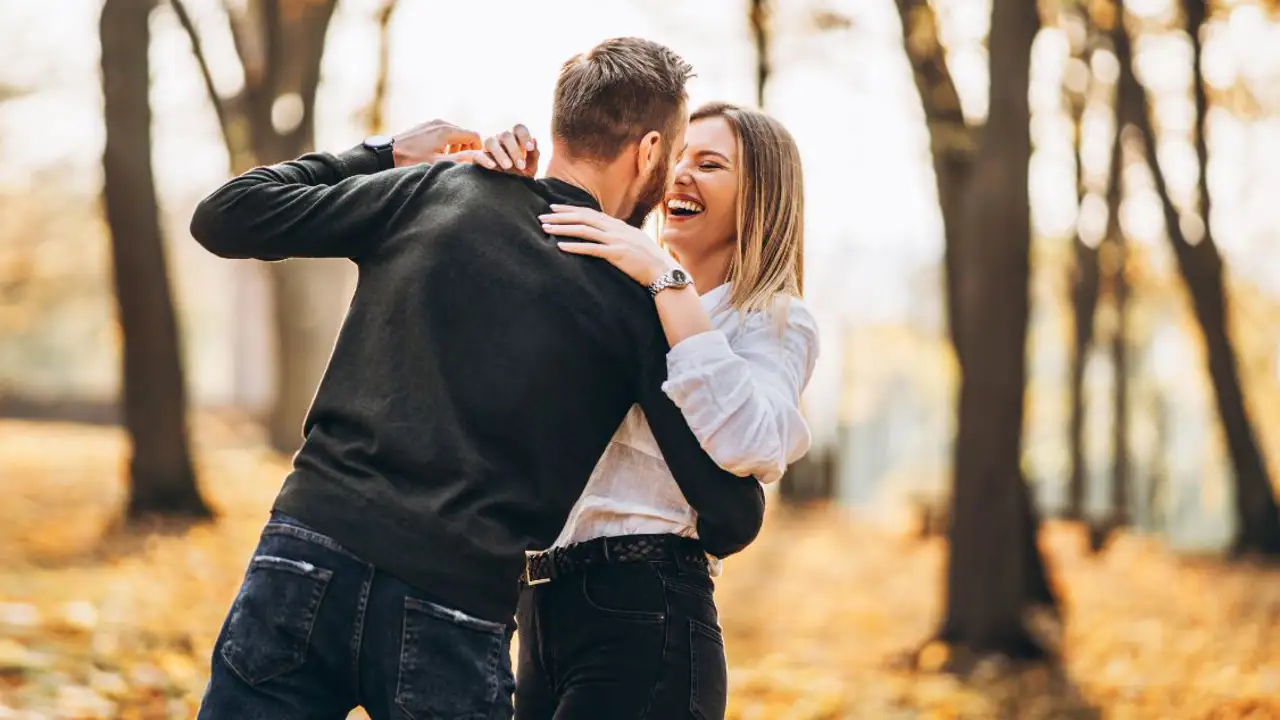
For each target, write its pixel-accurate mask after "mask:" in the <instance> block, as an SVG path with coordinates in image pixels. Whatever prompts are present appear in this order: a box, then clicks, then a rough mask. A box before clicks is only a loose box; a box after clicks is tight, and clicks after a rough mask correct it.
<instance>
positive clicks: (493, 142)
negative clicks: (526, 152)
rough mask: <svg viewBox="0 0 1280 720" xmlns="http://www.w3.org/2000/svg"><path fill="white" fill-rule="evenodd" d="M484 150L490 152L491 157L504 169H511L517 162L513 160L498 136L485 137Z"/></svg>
mask: <svg viewBox="0 0 1280 720" xmlns="http://www.w3.org/2000/svg"><path fill="white" fill-rule="evenodd" d="M484 151H485V152H487V153H489V155H490V156H491V157H493V159H494V160H495V161H497V163H498V164H499V165H501V166H502V169H503V170H510V169H511V168H512V166H514V165H515V162H514V161H512V159H511V155H509V154H508V153H507V149H506V148H505V147H504V146H503V143H502V141H501V140H500V139H499V138H497V137H488V138H485V139H484Z"/></svg>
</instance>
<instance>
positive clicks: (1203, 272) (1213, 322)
mask: <svg viewBox="0 0 1280 720" xmlns="http://www.w3.org/2000/svg"><path fill="white" fill-rule="evenodd" d="M1119 7H1120V8H1121V10H1123V8H1124V3H1123V2H1121V3H1119ZM1121 18H1123V13H1121ZM1204 20H1205V7H1204V3H1203V1H1202V0H1188V3H1187V22H1188V32H1189V34H1190V36H1191V40H1192V47H1193V58H1194V60H1193V61H1194V63H1195V67H1194V83H1193V84H1194V94H1195V107H1196V130H1195V132H1196V152H1197V155H1198V156H1199V159H1200V178H1199V183H1198V184H1199V186H1200V217H1201V220H1202V222H1203V227H1204V233H1203V236H1202V237H1201V238H1200V239H1199V241H1198V242H1193V241H1192V240H1190V239H1189V238H1188V237H1187V235H1186V233H1185V232H1184V231H1183V228H1182V225H1181V217H1180V215H1179V213H1178V209H1177V207H1176V206H1175V205H1174V204H1173V200H1172V198H1171V197H1170V195H1169V188H1168V183H1167V182H1166V179H1165V175H1164V170H1163V168H1162V167H1161V163H1160V157H1159V155H1158V153H1157V152H1156V148H1157V143H1156V140H1157V138H1156V134H1155V128H1154V126H1153V124H1152V122H1151V116H1150V113H1149V112H1148V110H1147V101H1146V91H1145V89H1144V88H1143V87H1142V85H1141V83H1139V82H1138V81H1137V78H1136V77H1135V76H1134V73H1133V51H1132V47H1131V44H1130V39H1129V35H1128V33H1127V32H1126V31H1125V29H1124V24H1123V22H1117V23H1116V30H1115V45H1116V56H1117V59H1118V60H1119V63H1120V70H1121V72H1120V82H1121V83H1125V84H1127V85H1128V86H1129V88H1131V89H1132V92H1133V93H1134V94H1135V96H1136V97H1139V98H1141V101H1140V102H1139V103H1138V106H1139V108H1140V109H1141V112H1139V113H1137V114H1138V117H1137V118H1136V124H1137V126H1138V128H1139V130H1141V135H1142V140H1143V145H1144V150H1145V154H1146V158H1147V162H1148V164H1149V165H1150V166H1151V171H1152V173H1151V174H1152V176H1153V179H1154V180H1155V186H1156V192H1157V194H1158V195H1159V197H1160V204H1161V208H1162V210H1163V214H1164V221H1165V231H1166V233H1167V235H1168V237H1169V242H1170V245H1171V246H1172V248H1173V254H1174V258H1175V259H1176V260H1177V263H1178V270H1179V272H1180V274H1181V275H1182V279H1183V281H1184V282H1185V283H1186V286H1187V291H1188V293H1189V294H1190V296H1191V306H1192V310H1193V312H1194V314H1195V318H1196V321H1197V323H1198V325H1199V327H1200V331H1201V334H1202V335H1203V337H1204V342H1205V353H1206V355H1207V357H1208V366H1209V368H1208V369H1209V378H1210V380H1211V382H1212V384H1213V390H1214V399H1215V401H1216V404H1217V410H1218V417H1219V419H1220V420H1221V421H1222V428H1223V432H1224V434H1225V435H1226V439H1227V447H1228V449H1229V451H1230V455H1231V462H1232V466H1233V468H1234V471H1235V481H1236V482H1235V490H1236V493H1235V495H1236V501H1235V504H1236V520H1237V532H1236V537H1235V540H1234V542H1233V544H1232V553H1233V554H1235V555H1239V554H1255V553H1256V554H1259V555H1263V556H1268V557H1278V556H1280V508H1278V507H1277V504H1276V498H1275V492H1274V490H1273V488H1272V486H1271V480H1270V477H1269V476H1268V473H1267V468H1266V463H1265V462H1264V461H1263V458H1262V451H1261V450H1260V449H1259V447H1258V443H1257V439H1256V437H1255V435H1254V431H1253V424H1252V422H1251V421H1250V419H1249V413H1248V410H1247V408H1246V407H1245V402H1244V392H1243V390H1242V388H1241V385H1240V372H1239V368H1238V367H1237V364H1236V357H1235V350H1234V349H1233V348H1232V346H1231V340H1230V337H1229V335H1228V330H1227V294H1226V287H1225V281H1224V278H1223V274H1224V268H1223V262H1222V256H1221V254H1220V253H1219V252H1218V246H1217V244H1216V243H1215V242H1214V239H1213V232H1212V228H1211V226H1210V223H1209V208H1210V197H1211V196H1210V194H1209V192H1208V180H1207V167H1206V166H1207V160H1208V149H1207V144H1206V141H1205V136H1204V133H1205V117H1206V115H1207V112H1208V101H1207V98H1206V96H1205V85H1204V77H1203V74H1202V66H1201V52H1202V44H1201V41H1200V28H1201V25H1202V24H1203V23H1204Z"/></svg>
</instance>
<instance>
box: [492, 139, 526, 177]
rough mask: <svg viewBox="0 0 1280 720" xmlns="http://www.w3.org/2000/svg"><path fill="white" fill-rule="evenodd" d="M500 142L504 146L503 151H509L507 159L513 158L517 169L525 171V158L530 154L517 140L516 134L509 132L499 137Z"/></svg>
mask: <svg viewBox="0 0 1280 720" xmlns="http://www.w3.org/2000/svg"><path fill="white" fill-rule="evenodd" d="M498 142H499V143H500V144H501V145H502V149H504V150H506V151H507V157H509V158H511V160H512V161H513V162H515V164H516V169H518V170H524V167H525V165H524V156H525V153H526V152H528V151H527V150H525V148H524V145H523V144H522V143H521V142H520V141H519V140H518V139H517V138H516V135H515V133H513V132H511V131H510V130H507V131H506V132H503V133H501V134H499V135H498Z"/></svg>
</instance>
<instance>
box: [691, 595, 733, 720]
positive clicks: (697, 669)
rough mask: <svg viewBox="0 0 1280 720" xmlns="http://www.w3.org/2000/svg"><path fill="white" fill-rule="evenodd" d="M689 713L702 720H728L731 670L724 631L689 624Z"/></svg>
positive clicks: (708, 626) (704, 625)
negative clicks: (727, 707) (725, 655)
mask: <svg viewBox="0 0 1280 720" xmlns="http://www.w3.org/2000/svg"><path fill="white" fill-rule="evenodd" d="M689 654H690V658H689V660H690V662H689V666H690V677H689V712H691V713H693V716H694V717H695V718H698V720H724V713H725V709H726V705H727V704H728V700H729V669H728V667H727V665H726V663H725V657H724V634H723V633H721V631H720V629H719V628H717V627H713V626H711V625H707V624H706V623H701V622H698V621H697V620H690V621H689Z"/></svg>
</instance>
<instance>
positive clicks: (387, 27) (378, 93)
mask: <svg viewBox="0 0 1280 720" xmlns="http://www.w3.org/2000/svg"><path fill="white" fill-rule="evenodd" d="M399 4H400V2H399V0H383V2H382V5H381V6H380V7H379V8H378V13H377V15H376V20H377V23H378V69H377V71H376V73H375V75H374V80H373V97H372V98H370V99H369V110H368V123H367V125H368V130H369V134H370V135H380V134H382V133H385V132H386V131H387V120H386V113H387V82H388V79H389V77H390V75H391V17H392V16H393V15H395V14H396V7H397V6H399Z"/></svg>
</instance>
